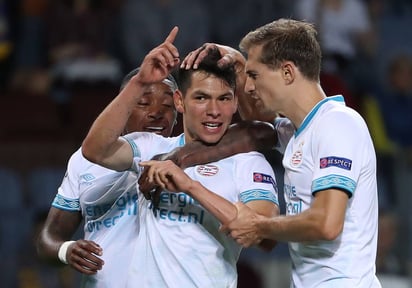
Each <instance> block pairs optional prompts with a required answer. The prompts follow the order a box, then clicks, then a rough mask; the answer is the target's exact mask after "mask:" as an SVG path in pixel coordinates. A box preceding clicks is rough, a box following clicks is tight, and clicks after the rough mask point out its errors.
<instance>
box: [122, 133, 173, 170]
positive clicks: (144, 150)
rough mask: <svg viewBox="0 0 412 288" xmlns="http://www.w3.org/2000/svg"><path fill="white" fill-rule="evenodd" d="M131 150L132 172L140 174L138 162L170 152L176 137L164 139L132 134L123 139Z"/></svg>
mask: <svg viewBox="0 0 412 288" xmlns="http://www.w3.org/2000/svg"><path fill="white" fill-rule="evenodd" d="M123 138H124V139H125V140H126V141H127V142H128V143H129V144H130V147H131V148H132V151H133V164H132V170H133V171H135V172H136V173H138V174H139V173H140V172H141V171H140V170H141V169H140V167H139V165H138V164H139V162H140V161H146V160H150V159H152V158H153V156H155V155H158V154H163V153H167V152H170V151H171V150H173V149H174V148H175V142H176V140H177V137H173V138H166V137H162V136H159V135H157V134H155V133H149V132H134V133H130V134H128V135H125V136H124V137H123Z"/></svg>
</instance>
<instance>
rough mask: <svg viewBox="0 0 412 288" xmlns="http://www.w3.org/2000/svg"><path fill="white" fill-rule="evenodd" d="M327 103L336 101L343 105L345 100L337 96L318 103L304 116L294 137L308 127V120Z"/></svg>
mask: <svg viewBox="0 0 412 288" xmlns="http://www.w3.org/2000/svg"><path fill="white" fill-rule="evenodd" d="M328 101H336V102H342V103H345V99H344V98H343V96H342V95H337V96H329V97H326V98H325V99H323V100H322V101H320V102H319V103H318V104H316V106H315V107H314V108H313V109H312V111H310V112H309V114H308V115H307V116H306V118H305V119H304V120H303V123H302V125H300V127H299V129H297V130H296V132H295V137H297V136H298V135H299V134H300V132H302V131H303V129H305V127H306V126H308V124H309V122H310V120H312V118H313V117H314V116H315V114H316V112H318V110H319V108H320V107H321V106H322V105H323V104H324V103H326V102H328Z"/></svg>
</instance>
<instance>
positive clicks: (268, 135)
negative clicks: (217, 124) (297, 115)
mask: <svg viewBox="0 0 412 288" xmlns="http://www.w3.org/2000/svg"><path fill="white" fill-rule="evenodd" d="M276 142H277V134H276V131H275V130H274V128H273V126H272V125H271V124H270V123H267V122H261V121H242V122H239V123H235V124H233V125H232V126H231V127H230V128H229V129H228V131H227V132H226V134H225V135H224V136H223V138H222V139H221V140H220V141H219V143H217V144H216V145H206V144H204V143H202V142H200V141H194V142H191V143H187V144H186V145H185V146H183V147H179V148H176V149H175V150H173V151H171V152H169V153H167V154H162V155H157V156H155V158H154V159H153V160H172V161H173V162H174V163H175V164H177V165H178V166H179V167H181V168H182V169H185V168H187V167H191V166H195V165H200V164H206V163H210V162H215V161H218V160H220V159H223V158H226V157H229V156H232V155H234V154H238V153H245V152H250V151H263V150H265V149H270V148H271V147H273V146H274V145H275V144H276ZM147 172H148V171H147V169H144V171H143V173H142V176H141V177H140V178H139V189H140V191H141V192H142V193H143V195H144V196H145V198H146V199H151V198H152V197H153V199H152V200H154V199H158V197H157V196H158V195H157V194H158V193H160V192H161V189H159V190H158V191H157V192H156V193H154V194H152V193H151V192H152V190H153V189H154V188H155V185H154V184H153V183H149V182H148V181H147V179H148V178H147ZM155 202H156V201H154V203H153V204H154V205H155V206H156V205H157V203H155Z"/></svg>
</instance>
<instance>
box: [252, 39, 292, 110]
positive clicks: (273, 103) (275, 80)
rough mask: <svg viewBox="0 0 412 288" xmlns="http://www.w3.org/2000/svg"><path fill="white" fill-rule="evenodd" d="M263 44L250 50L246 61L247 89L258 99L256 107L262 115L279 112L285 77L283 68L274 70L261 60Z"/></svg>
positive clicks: (283, 94)
mask: <svg viewBox="0 0 412 288" xmlns="http://www.w3.org/2000/svg"><path fill="white" fill-rule="evenodd" d="M261 50H262V47H261V46H254V47H252V48H251V49H249V51H248V59H247V62H246V74H247V79H246V84H245V91H246V92H247V93H248V96H249V97H253V98H254V99H255V101H256V104H255V105H256V107H257V109H259V110H260V111H259V113H261V114H262V115H273V112H279V110H280V109H281V107H280V104H281V103H282V102H281V101H282V98H284V97H285V95H286V94H285V93H284V91H283V88H284V79H283V78H282V72H281V69H276V70H273V69H271V68H270V67H268V66H267V65H265V64H263V63H262V62H260V55H261Z"/></svg>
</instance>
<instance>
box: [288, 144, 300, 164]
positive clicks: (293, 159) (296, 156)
mask: <svg viewBox="0 0 412 288" xmlns="http://www.w3.org/2000/svg"><path fill="white" fill-rule="evenodd" d="M302 148H303V142H301V143H299V147H298V148H297V150H296V151H295V152H293V154H292V157H291V158H290V165H291V166H292V167H298V166H300V164H302V160H303V149H302Z"/></svg>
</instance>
